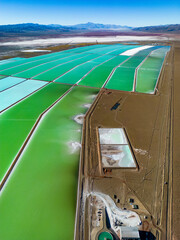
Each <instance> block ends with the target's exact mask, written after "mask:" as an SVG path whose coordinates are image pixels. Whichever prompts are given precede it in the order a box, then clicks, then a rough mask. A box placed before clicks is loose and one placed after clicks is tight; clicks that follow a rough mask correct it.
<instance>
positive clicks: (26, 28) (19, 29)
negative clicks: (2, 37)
mask: <svg viewBox="0 0 180 240" xmlns="http://www.w3.org/2000/svg"><path fill="white" fill-rule="evenodd" d="M69 29H71V28H70V27H66V26H61V25H41V24H36V23H22V24H12V25H0V32H2V31H3V32H7V33H8V32H11V33H23V32H33V31H52V30H57V31H58V30H60V31H62V30H69Z"/></svg>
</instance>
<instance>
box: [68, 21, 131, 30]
mask: <svg viewBox="0 0 180 240" xmlns="http://www.w3.org/2000/svg"><path fill="white" fill-rule="evenodd" d="M71 27H73V28H76V29H89V30H90V29H93V30H100V29H101V30H103V29H104V30H128V29H131V27H128V26H121V25H115V24H100V23H92V22H88V23H82V24H77V25H73V26H71Z"/></svg>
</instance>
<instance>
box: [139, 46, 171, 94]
mask: <svg viewBox="0 0 180 240" xmlns="http://www.w3.org/2000/svg"><path fill="white" fill-rule="evenodd" d="M169 49H170V48H169V47H163V48H160V49H157V50H155V51H153V52H152V53H151V54H150V55H149V57H148V58H147V59H146V60H145V61H144V63H143V64H142V65H141V67H140V68H139V69H138V72H137V79H136V92H142V93H154V89H155V86H156V83H157V81H158V77H159V74H160V72H161V68H162V65H163V62H164V58H165V56H166V54H167V52H168V51H169Z"/></svg>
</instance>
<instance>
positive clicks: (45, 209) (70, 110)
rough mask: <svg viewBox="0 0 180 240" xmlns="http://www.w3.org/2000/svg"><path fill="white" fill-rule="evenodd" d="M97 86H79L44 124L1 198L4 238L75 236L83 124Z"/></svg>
mask: <svg viewBox="0 0 180 240" xmlns="http://www.w3.org/2000/svg"><path fill="white" fill-rule="evenodd" d="M97 93H98V92H97V91H96V90H94V89H92V88H91V89H89V88H83V87H74V88H73V90H72V91H71V92H70V93H68V94H67V95H66V96H65V97H64V98H63V99H62V100H61V101H60V102H59V103H57V104H56V106H54V107H53V108H52V109H51V110H50V111H49V112H48V113H47V115H45V117H44V118H43V119H42V121H41V123H40V124H39V126H38V128H37V130H36V132H35V133H34V135H33V136H32V138H31V141H30V143H29V144H28V146H27V148H26V150H25V151H24V153H23V155H22V157H21V159H19V163H18V164H17V166H16V169H15V171H14V172H13V174H12V175H11V177H10V179H9V180H8V182H7V184H6V185H5V188H4V189H3V192H2V193H1V197H0V212H1V214H0V226H1V231H0V239H3V240H10V239H11V240H20V239H26V240H32V239H33V240H50V239H51V240H57V239H66V240H72V239H73V236H74V224H75V209H76V193H77V181H78V165H79V150H78V151H73V147H72V145H73V144H72V143H73V142H76V141H77V142H80V139H81V125H80V124H78V123H77V122H76V121H75V120H74V117H75V116H76V115H78V114H84V113H85V112H86V111H87V108H86V107H85V106H84V104H88V103H92V102H93V100H94V98H93V96H94V95H95V94H97Z"/></svg>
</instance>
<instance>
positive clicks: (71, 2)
mask: <svg viewBox="0 0 180 240" xmlns="http://www.w3.org/2000/svg"><path fill="white" fill-rule="evenodd" d="M23 22H33V23H40V24H52V23H54V24H62V25H73V24H77V23H84V22H96V23H111V24H118V25H128V26H148V25H160V24H175V23H180V0H174V1H173V0H168V1H167V0H164V1H163V0H147V1H142V0H140V1H134V0H128V1H127V0H123V1H121V0H119V1H118V0H109V1H107V0H89V1H87V0H76V1H75V0H59V1H58V0H44V1H43V0H31V1H30V0H1V1H0V25H3V24H15V23H23Z"/></svg>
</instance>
